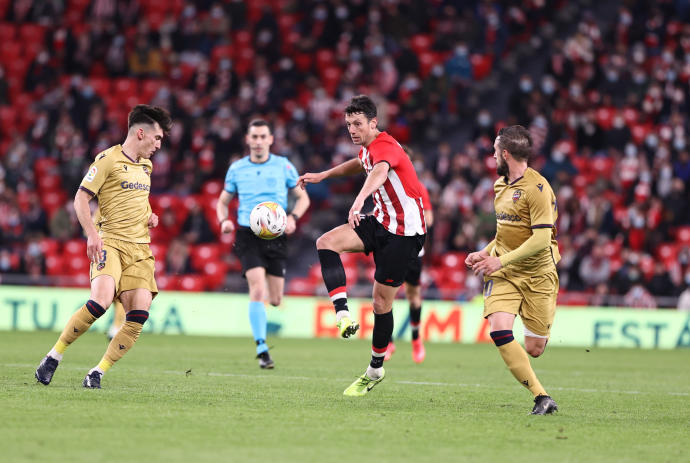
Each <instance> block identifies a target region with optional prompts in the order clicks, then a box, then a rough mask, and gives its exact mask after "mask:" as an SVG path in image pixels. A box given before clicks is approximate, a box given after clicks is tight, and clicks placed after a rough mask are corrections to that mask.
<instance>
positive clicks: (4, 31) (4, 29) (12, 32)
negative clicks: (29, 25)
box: [0, 22, 17, 43]
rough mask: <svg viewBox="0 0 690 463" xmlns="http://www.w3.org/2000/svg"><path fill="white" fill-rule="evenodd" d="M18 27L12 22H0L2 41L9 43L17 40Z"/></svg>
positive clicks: (0, 39) (0, 37)
mask: <svg viewBox="0 0 690 463" xmlns="http://www.w3.org/2000/svg"><path fill="white" fill-rule="evenodd" d="M16 35H17V29H16V27H15V26H14V24H12V23H10V22H0V41H2V43H9V42H13V41H14V40H15V37H16Z"/></svg>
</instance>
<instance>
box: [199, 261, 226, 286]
mask: <svg viewBox="0 0 690 463" xmlns="http://www.w3.org/2000/svg"><path fill="white" fill-rule="evenodd" d="M203 274H204V277H205V282H206V289H208V290H209V291H213V290H216V289H219V288H220V287H222V285H223V283H224V282H225V276H226V274H227V265H226V264H225V263H224V262H222V261H210V262H207V263H206V264H204V266H203Z"/></svg>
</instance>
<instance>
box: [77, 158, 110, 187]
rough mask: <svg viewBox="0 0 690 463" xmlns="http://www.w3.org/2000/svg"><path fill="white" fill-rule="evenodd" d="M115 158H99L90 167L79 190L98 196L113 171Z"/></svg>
mask: <svg viewBox="0 0 690 463" xmlns="http://www.w3.org/2000/svg"><path fill="white" fill-rule="evenodd" d="M113 159H114V158H113V156H99V157H97V158H96V161H94V162H93V164H91V165H90V166H89V170H88V171H87V172H86V175H85V176H84V178H83V179H82V181H81V184H80V185H79V189H80V190H83V191H86V192H87V193H89V194H90V195H91V196H96V195H97V194H98V192H99V191H100V190H101V188H102V187H103V184H104V183H105V181H106V179H107V178H108V175H110V172H111V171H112V169H113Z"/></svg>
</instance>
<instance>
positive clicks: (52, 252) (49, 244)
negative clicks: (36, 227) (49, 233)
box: [39, 238, 60, 257]
mask: <svg viewBox="0 0 690 463" xmlns="http://www.w3.org/2000/svg"><path fill="white" fill-rule="evenodd" d="M39 244H40V246H41V252H42V253H43V255H44V256H46V257H48V256H57V255H58V253H59V252H60V242H59V241H58V240H56V239H53V238H42V239H41V242H40V243H39Z"/></svg>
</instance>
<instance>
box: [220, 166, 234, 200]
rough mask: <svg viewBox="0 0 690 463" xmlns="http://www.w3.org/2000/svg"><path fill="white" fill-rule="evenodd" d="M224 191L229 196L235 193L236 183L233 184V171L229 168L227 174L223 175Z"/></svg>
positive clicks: (231, 167)
mask: <svg viewBox="0 0 690 463" xmlns="http://www.w3.org/2000/svg"><path fill="white" fill-rule="evenodd" d="M223 188H224V189H225V191H227V192H228V193H230V194H235V193H237V183H236V182H235V169H234V168H233V166H230V168H229V169H228V173H227V174H225V185H224V187H223Z"/></svg>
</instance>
